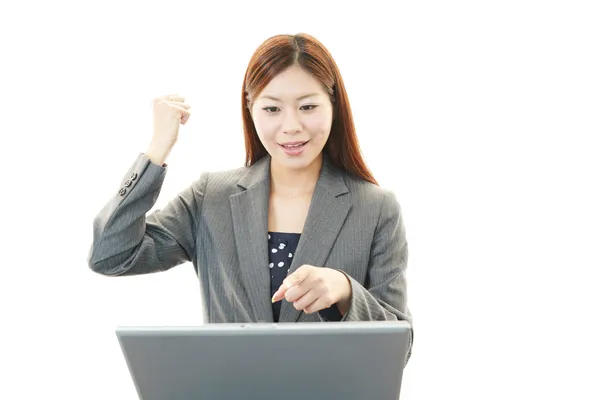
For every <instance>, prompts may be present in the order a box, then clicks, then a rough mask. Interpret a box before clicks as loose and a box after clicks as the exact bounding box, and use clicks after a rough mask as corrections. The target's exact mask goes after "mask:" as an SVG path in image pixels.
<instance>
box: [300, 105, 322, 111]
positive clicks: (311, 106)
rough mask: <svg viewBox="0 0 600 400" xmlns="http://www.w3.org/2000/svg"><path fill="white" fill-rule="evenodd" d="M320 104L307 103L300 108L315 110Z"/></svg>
mask: <svg viewBox="0 0 600 400" xmlns="http://www.w3.org/2000/svg"><path fill="white" fill-rule="evenodd" d="M304 107H310V108H309V109H308V110H307V109H305V108H304ZM317 107H318V106H317V105H315V104H307V105H305V106H302V107H300V109H304V111H310V110H314V109H315V108H317Z"/></svg>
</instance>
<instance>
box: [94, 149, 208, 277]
mask: <svg viewBox="0 0 600 400" xmlns="http://www.w3.org/2000/svg"><path fill="white" fill-rule="evenodd" d="M166 171H167V166H166V164H165V165H162V166H160V165H157V164H154V163H153V162H151V161H150V159H149V158H148V157H147V156H146V155H145V154H140V155H139V156H138V158H137V160H136V161H135V163H134V164H133V165H132V167H131V168H130V169H129V171H128V172H127V174H126V175H125V177H124V179H123V186H122V187H121V188H120V190H119V191H118V192H117V193H115V195H114V196H113V197H112V198H111V199H110V200H109V202H108V203H107V204H106V205H105V206H104V207H103V208H102V210H101V211H100V213H99V214H98V215H97V216H96V217H95V219H94V224H93V241H92V245H91V248H90V250H89V255H88V265H89V267H90V268H91V269H92V270H93V271H94V272H97V273H99V274H101V275H107V276H123V275H139V274H147V273H153V272H159V271H165V270H168V269H170V268H172V267H174V266H176V265H179V264H182V263H184V262H186V261H191V260H192V258H193V256H194V252H195V243H196V231H197V227H196V225H197V216H198V215H199V209H200V207H201V205H202V199H203V196H204V190H205V187H206V181H207V174H203V175H202V176H201V177H200V178H199V179H198V180H197V181H195V182H194V183H193V184H192V185H190V186H189V187H188V188H186V189H185V190H183V191H182V192H180V193H179V194H178V195H177V196H176V197H175V198H174V199H172V200H171V201H170V202H169V203H168V204H167V205H166V206H165V207H164V209H162V210H156V211H154V212H153V213H151V214H150V215H148V216H146V214H147V213H148V212H149V211H150V209H151V208H152V207H153V206H154V204H155V203H156V200H157V198H158V196H159V194H160V190H161V187H162V183H163V181H164V178H165V175H166Z"/></svg>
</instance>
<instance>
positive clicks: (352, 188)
mask: <svg viewBox="0 0 600 400" xmlns="http://www.w3.org/2000/svg"><path fill="white" fill-rule="evenodd" d="M344 180H345V182H346V186H347V187H348V191H349V192H350V193H351V194H352V196H353V197H354V198H356V199H359V200H363V201H365V202H368V203H370V204H373V203H377V204H381V203H382V202H387V201H397V199H396V193H395V192H394V191H393V190H392V189H389V188H385V187H382V186H379V185H375V184H374V183H371V182H369V181H366V180H364V179H362V178H359V177H357V176H354V175H352V174H350V173H345V174H344Z"/></svg>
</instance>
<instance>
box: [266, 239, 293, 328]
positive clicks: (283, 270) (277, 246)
mask: <svg viewBox="0 0 600 400" xmlns="http://www.w3.org/2000/svg"><path fill="white" fill-rule="evenodd" d="M299 241H300V234H299V233H283V232H269V269H270V270H271V297H272V296H273V295H274V294H275V292H276V291H277V289H279V287H280V286H281V285H282V284H283V280H284V279H285V277H286V276H287V274H288V271H289V269H290V265H292V260H293V259H294V253H295V252H296V248H297V247H298V242H299ZM280 310H281V301H277V302H275V303H273V318H274V320H275V322H278V321H279V312H280Z"/></svg>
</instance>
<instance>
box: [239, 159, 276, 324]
mask: <svg viewBox="0 0 600 400" xmlns="http://www.w3.org/2000/svg"><path fill="white" fill-rule="evenodd" d="M269 172H270V159H269V157H268V156H267V157H263V158H262V159H260V160H259V161H257V162H256V163H255V164H254V165H253V166H252V167H250V168H249V169H248V172H247V173H246V175H245V176H244V177H243V178H242V179H241V180H240V181H239V182H238V186H239V187H240V188H241V190H242V191H241V192H240V193H236V194H233V195H231V196H230V197H229V201H230V205H231V214H232V217H233V227H234V235H235V243H236V247H237V252H238V258H239V263H240V267H241V272H242V277H243V281H244V282H243V283H244V286H245V288H246V293H247V295H248V298H249V299H250V305H251V307H252V311H253V313H254V316H255V318H256V321H257V322H273V311H272V304H271V280H270V279H271V276H270V273H269V254H268V251H269V250H268V236H267V234H268V233H267V232H268V210H269V208H268V202H269V191H270V187H269V185H270V179H269Z"/></svg>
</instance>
